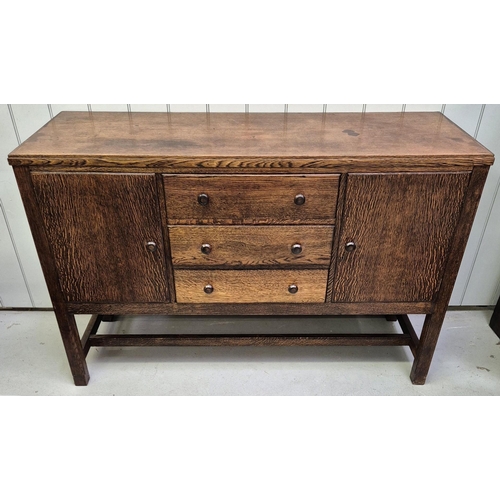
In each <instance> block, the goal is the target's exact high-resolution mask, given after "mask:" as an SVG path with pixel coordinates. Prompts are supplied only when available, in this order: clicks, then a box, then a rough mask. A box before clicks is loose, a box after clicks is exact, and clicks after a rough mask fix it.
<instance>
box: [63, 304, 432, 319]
mask: <svg viewBox="0 0 500 500" xmlns="http://www.w3.org/2000/svg"><path fill="white" fill-rule="evenodd" d="M67 308H68V311H69V312H71V313H73V314H121V315H125V314H131V315H135V314H154V315H157V314H159V315H162V314H167V315H176V316H265V315H272V316H353V315H354V316H355V315H366V314H370V315H378V316H381V315H382V316H383V315H386V314H430V313H432V312H433V311H434V304H432V303H430V302H371V303H369V302H363V303H353V304H349V303H342V302H339V303H337V302H325V303H319V302H318V303H316V302H307V303H302V304H301V303H292V302H288V303H283V302H281V303H267V304H266V303H262V302H260V303H254V304H245V303H239V304H236V303H233V304H224V303H215V304H209V303H197V304H195V303H185V304H178V303H175V304H173V303H164V302H160V303H153V302H150V303H148V304H143V303H129V304H110V303H108V304H96V303H89V302H86V303H82V302H71V303H69V304H67Z"/></svg>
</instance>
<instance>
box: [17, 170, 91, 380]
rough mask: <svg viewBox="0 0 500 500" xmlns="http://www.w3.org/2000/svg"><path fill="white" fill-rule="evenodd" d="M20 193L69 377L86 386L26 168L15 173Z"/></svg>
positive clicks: (82, 357)
mask: <svg viewBox="0 0 500 500" xmlns="http://www.w3.org/2000/svg"><path fill="white" fill-rule="evenodd" d="M14 173H15V175H16V181H17V184H18V186H19V191H20V194H21V197H22V200H23V204H24V207H25V210H26V215H27V216H28V222H29V224H30V228H31V232H32V235H33V239H34V242H35V245H36V249H37V252H38V256H39V258H40V264H41V265H42V270H43V273H44V276H45V280H46V283H47V287H48V289H49V293H50V298H51V300H52V304H53V306H54V314H55V316H56V320H57V325H58V327H59V332H60V334H61V338H62V341H63V345H64V350H65V351H66V356H67V358H68V362H69V366H70V369H71V374H72V376H73V380H74V382H75V385H87V384H88V381H89V378H90V376H89V371H88V367H87V363H86V361H85V353H84V352H83V348H82V344H81V342H80V335H79V332H78V328H77V325H76V321H75V317H74V315H73V314H72V313H70V312H69V311H68V307H67V306H68V304H67V303H66V300H65V296H64V294H63V292H62V290H61V287H60V284H59V280H58V272H57V267H56V263H55V261H54V258H53V255H52V252H51V248H50V241H49V239H48V237H47V233H46V231H45V229H44V225H43V219H42V217H41V214H40V211H39V209H38V202H37V199H36V195H35V190H34V186H33V182H32V180H33V179H32V176H31V174H30V171H29V170H28V168H25V167H21V168H16V169H15V170H14Z"/></svg>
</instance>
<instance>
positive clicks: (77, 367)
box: [54, 306, 90, 385]
mask: <svg viewBox="0 0 500 500" xmlns="http://www.w3.org/2000/svg"><path fill="white" fill-rule="evenodd" d="M54 312H55V314H56V319H57V324H58V325H59V331H60V332H61V337H62V341H63V344H64V349H65V350H66V356H67V357H68V362H69V367H70V369H71V373H72V375H73V380H74V381H75V385H87V384H88V382H89V378H90V377H89V371H88V368H87V362H86V361H85V353H84V352H83V347H82V341H81V340H80V334H79V333H78V327H77V326H76V321H75V316H74V315H73V314H68V313H67V312H66V311H65V310H64V309H63V308H61V307H60V306H59V307H57V306H54Z"/></svg>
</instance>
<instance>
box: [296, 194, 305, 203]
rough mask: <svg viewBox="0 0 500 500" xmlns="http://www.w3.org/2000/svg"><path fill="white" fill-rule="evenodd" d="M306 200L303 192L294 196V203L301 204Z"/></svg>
mask: <svg viewBox="0 0 500 500" xmlns="http://www.w3.org/2000/svg"><path fill="white" fill-rule="evenodd" d="M305 202H306V197H305V196H304V195H303V194H298V195H297V196H295V205H303V204H304V203H305Z"/></svg>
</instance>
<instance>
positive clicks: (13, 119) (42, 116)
mask: <svg viewBox="0 0 500 500" xmlns="http://www.w3.org/2000/svg"><path fill="white" fill-rule="evenodd" d="M70 110H71V111H129V112H140V111H154V112H160V113H167V112H199V113H207V112H210V113H217V112H250V113H255V112H278V113H302V112H313V113H323V112H327V113H342V112H367V113H370V112H376V111H378V112H380V111H382V112H388V111H396V112H406V113H408V112H412V111H441V112H443V113H444V114H445V115H446V116H447V117H448V118H450V119H451V120H453V121H454V122H455V123H457V125H459V126H460V127H462V128H463V129H464V130H466V131H467V132H468V133H469V134H471V135H473V136H475V137H477V139H478V140H479V141H480V142H481V143H482V144H484V145H485V146H486V147H487V148H489V149H490V150H491V151H492V152H493V153H494V154H495V155H496V156H497V158H500V105H492V104H487V105H484V104H458V105H454V104H34V105H25V104H23V105H20V104H12V105H7V104H3V105H0V307H50V305H51V304H50V299H49V295H48V293H47V289H46V286H45V282H44V280H43V275H42V272H41V268H40V263H39V261H38V257H37V255H36V251H35V247H34V244H33V240H32V237H31V233H30V231H29V227H28V223H27V220H26V216H25V214H24V209H23V206H22V202H21V198H20V196H19V192H18V189H17V184H16V181H15V178H14V175H13V172H12V169H11V167H10V166H9V165H8V163H7V155H8V153H10V151H12V150H13V149H14V148H15V147H16V146H17V145H18V144H19V143H20V142H21V141H24V140H25V139H27V138H28V137H29V136H30V135H31V134H33V133H34V132H35V131H36V130H38V129H39V128H40V127H41V126H42V125H44V124H45V123H47V121H48V120H49V119H50V118H51V117H53V116H55V115H56V114H58V113H59V112H61V111H70ZM499 187H500V159H499V160H497V164H496V165H494V166H493V167H492V168H491V170H490V174H489V177H488V180H487V183H486V187H485V190H484V194H483V198H482V200H481V203H480V206H479V209H478V213H477V217H476V220H475V223H474V226H473V228H472V233H471V237H470V239H469V244H468V246H467V250H466V252H465V256H464V260H463V262H462V266H461V268H460V272H459V275H458V278H457V282H456V285H455V289H454V291H453V295H452V300H451V304H452V305H464V306H467V305H492V304H494V303H495V302H496V300H497V299H498V295H499V294H500V192H499V191H500V190H499Z"/></svg>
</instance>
